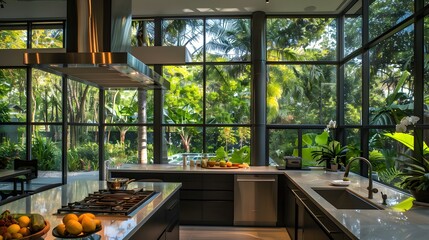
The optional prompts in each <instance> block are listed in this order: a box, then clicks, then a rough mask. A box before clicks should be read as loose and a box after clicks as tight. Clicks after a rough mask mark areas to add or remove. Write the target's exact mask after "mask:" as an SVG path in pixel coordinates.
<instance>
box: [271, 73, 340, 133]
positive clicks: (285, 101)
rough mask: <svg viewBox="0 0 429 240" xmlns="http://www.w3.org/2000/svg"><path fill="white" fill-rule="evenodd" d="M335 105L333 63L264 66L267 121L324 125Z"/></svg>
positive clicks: (333, 111) (334, 112) (334, 117)
mask: <svg viewBox="0 0 429 240" xmlns="http://www.w3.org/2000/svg"><path fill="white" fill-rule="evenodd" d="M336 107H337V97H336V67H335V66H331V65H268V86H267V123H269V124H270V123H272V124H323V125H325V124H327V123H328V122H329V120H331V119H336Z"/></svg>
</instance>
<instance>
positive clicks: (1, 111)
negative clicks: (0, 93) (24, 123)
mask: <svg viewBox="0 0 429 240" xmlns="http://www.w3.org/2000/svg"><path fill="white" fill-rule="evenodd" d="M9 114H10V109H9V106H8V104H7V103H6V102H3V101H0V122H10V116H9Z"/></svg>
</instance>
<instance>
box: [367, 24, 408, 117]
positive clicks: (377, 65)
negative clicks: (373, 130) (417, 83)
mask: <svg viewBox="0 0 429 240" xmlns="http://www.w3.org/2000/svg"><path fill="white" fill-rule="evenodd" d="M413 34H414V30H413V26H412V25H410V26H408V27H407V28H405V29H404V30H402V31H400V32H398V33H396V34H395V35H393V36H392V37H390V38H388V39H386V40H384V41H383V42H381V43H380V44H378V45H377V46H375V47H374V48H372V49H371V50H370V65H369V66H370V74H371V75H370V87H369V104H370V124H372V125H394V124H396V123H398V121H400V120H401V119H402V117H403V116H405V115H412V112H413V108H414V106H413V102H414V88H413V81H414V77H413V72H414V64H412V63H413V62H414V56H413V53H414V49H413V38H414V35H413Z"/></svg>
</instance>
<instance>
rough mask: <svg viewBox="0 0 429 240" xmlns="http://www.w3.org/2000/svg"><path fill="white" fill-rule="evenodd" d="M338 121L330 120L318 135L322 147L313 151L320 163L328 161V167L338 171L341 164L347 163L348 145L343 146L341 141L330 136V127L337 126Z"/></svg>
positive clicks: (314, 156) (314, 157)
mask: <svg viewBox="0 0 429 240" xmlns="http://www.w3.org/2000/svg"><path fill="white" fill-rule="evenodd" d="M336 127H337V126H336V122H335V121H332V120H331V121H330V122H329V124H328V125H327V126H326V128H325V130H324V131H323V133H321V134H320V135H318V136H317V137H316V141H317V142H318V143H321V144H320V148H318V149H317V150H312V151H311V156H312V157H313V159H314V160H316V162H317V163H318V164H322V163H326V168H327V169H331V170H333V171H337V169H338V166H339V165H345V161H346V154H347V151H348V147H347V146H341V143H340V142H338V141H336V140H333V137H332V136H330V129H334V128H336Z"/></svg>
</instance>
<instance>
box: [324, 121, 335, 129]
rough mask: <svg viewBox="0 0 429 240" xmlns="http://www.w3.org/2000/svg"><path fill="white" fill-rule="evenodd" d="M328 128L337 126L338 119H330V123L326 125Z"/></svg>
mask: <svg viewBox="0 0 429 240" xmlns="http://www.w3.org/2000/svg"><path fill="white" fill-rule="evenodd" d="M326 128H337V122H336V121H333V120H331V121H329V123H328V125H326Z"/></svg>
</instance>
